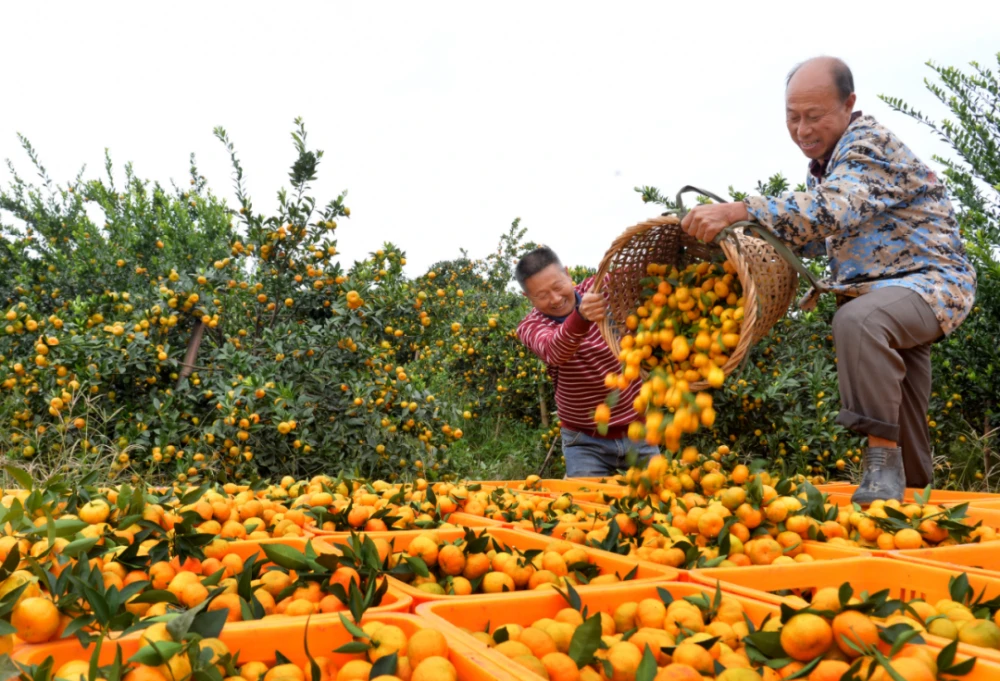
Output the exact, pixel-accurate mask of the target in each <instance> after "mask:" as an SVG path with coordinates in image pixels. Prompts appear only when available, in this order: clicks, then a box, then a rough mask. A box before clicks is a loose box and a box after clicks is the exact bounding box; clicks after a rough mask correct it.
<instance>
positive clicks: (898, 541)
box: [893, 528, 924, 550]
mask: <svg viewBox="0 0 1000 681" xmlns="http://www.w3.org/2000/svg"><path fill="white" fill-rule="evenodd" d="M923 542H924V540H923V537H921V536H920V533H919V532H917V531H916V530H914V529H910V528H906V529H905V530H900V531H899V532H897V533H896V536H895V537H893V544H894V545H895V546H896V548H897V549H900V550H904V549H919V548H920V546H921V545H922V544H923Z"/></svg>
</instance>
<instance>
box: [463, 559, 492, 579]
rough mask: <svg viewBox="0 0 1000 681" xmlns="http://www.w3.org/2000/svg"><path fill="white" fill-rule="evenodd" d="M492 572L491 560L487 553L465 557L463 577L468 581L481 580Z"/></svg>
mask: <svg viewBox="0 0 1000 681" xmlns="http://www.w3.org/2000/svg"><path fill="white" fill-rule="evenodd" d="M489 571H490V559H489V556H487V555H486V554H485V553H470V554H469V555H468V556H466V557H465V569H464V570H462V576H463V577H465V578H466V579H468V580H475V579H479V578H480V577H482V576H483V575H485V574H486V573H487V572H489Z"/></svg>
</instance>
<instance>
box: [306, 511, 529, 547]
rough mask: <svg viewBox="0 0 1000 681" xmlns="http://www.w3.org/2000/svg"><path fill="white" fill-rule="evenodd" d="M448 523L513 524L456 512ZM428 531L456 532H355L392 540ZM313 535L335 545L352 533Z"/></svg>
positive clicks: (420, 530)
mask: <svg viewBox="0 0 1000 681" xmlns="http://www.w3.org/2000/svg"><path fill="white" fill-rule="evenodd" d="M448 522H450V523H451V524H453V525H457V526H459V527H477V528H478V527H496V528H509V527H510V526H511V523H508V522H505V521H502V520H493V519H492V518H484V517H482V516H478V515H471V514H469V513H459V512H455V513H452V514H451V515H449V516H448ZM428 531H438V532H454V530H447V529H446V530H438V529H437V528H433V527H430V528H427V529H413V530H379V531H376V532H365V531H364V530H355V533H356V534H365V535H367V536H369V537H383V538H385V539H391V538H393V537H399V536H406V535H407V534H410V535H413V536H414V537H415V536H417V535H418V534H421V533H423V532H428ZM312 533H313V534H314V535H315V536H316V537H319V538H321V539H324V540H326V541H329V542H333V543H344V541H345V540H347V539H350V537H351V533H350V532H345V531H339V530H338V531H333V530H321V529H319V528H314V529H313V530H312Z"/></svg>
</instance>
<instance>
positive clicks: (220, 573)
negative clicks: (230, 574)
mask: <svg viewBox="0 0 1000 681" xmlns="http://www.w3.org/2000/svg"><path fill="white" fill-rule="evenodd" d="M225 574H226V568H220V569H218V570H216V571H215V572H213V573H212V574H211V575H209V576H208V577H206V578H205V579H203V580H201V584H202V586H205V587H209V586H218V584H219V582H221V581H222V578H223V577H224V576H225Z"/></svg>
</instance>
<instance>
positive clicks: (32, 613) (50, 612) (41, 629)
mask: <svg viewBox="0 0 1000 681" xmlns="http://www.w3.org/2000/svg"><path fill="white" fill-rule="evenodd" d="M10 623H11V624H12V625H13V626H14V628H15V629H17V635H18V637H19V638H20V639H21V640H23V641H26V642H28V643H43V642H45V641H48V640H49V639H51V638H52V637H53V636H55V635H56V632H57V631H59V610H58V609H57V608H56V606H55V605H54V604H53V603H52V601H50V600H48V599H47V598H42V597H41V596H33V597H31V598H25V599H24V600H23V601H21V602H19V603H18V604H17V605H15V606H14V611H13V612H12V613H11V616H10Z"/></svg>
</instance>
